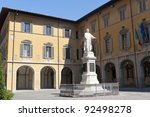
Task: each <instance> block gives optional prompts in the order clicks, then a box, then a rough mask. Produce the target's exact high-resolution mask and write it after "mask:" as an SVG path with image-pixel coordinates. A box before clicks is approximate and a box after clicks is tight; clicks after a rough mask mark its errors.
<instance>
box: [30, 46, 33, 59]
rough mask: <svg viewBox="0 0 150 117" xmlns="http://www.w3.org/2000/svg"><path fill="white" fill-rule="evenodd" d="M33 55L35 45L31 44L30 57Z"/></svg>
mask: <svg viewBox="0 0 150 117" xmlns="http://www.w3.org/2000/svg"><path fill="white" fill-rule="evenodd" d="M32 56H33V45H32V44H30V57H31V58H32Z"/></svg>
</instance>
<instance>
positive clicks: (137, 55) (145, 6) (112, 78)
mask: <svg viewBox="0 0 150 117" xmlns="http://www.w3.org/2000/svg"><path fill="white" fill-rule="evenodd" d="M86 28H89V29H90V32H91V33H92V34H93V35H94V36H95V37H96V40H94V41H93V42H92V44H93V51H94V54H95V56H96V57H97V60H96V63H97V65H96V72H97V75H98V80H99V82H100V83H101V82H105V83H114V82H119V85H120V87H137V88H138V87H149V86H150V0H111V1H109V2H108V3H106V4H104V5H102V6H100V7H99V8H97V9H95V10H94V11H92V12H90V13H88V14H87V15H85V16H83V17H82V18H80V19H79V20H77V21H72V20H68V19H62V18H57V17H51V16H46V15H42V14H36V13H30V12H26V11H21V10H15V9H9V8H3V9H2V10H1V14H0V34H1V42H0V43H1V45H0V48H1V52H2V55H3V65H4V71H5V82H6V87H7V89H8V90H12V91H15V90H22V89H32V90H39V89H47V88H56V89H57V88H59V86H60V85H61V84H79V83H80V81H81V75H82V61H81V58H82V55H83V41H84V32H85V29H86Z"/></svg>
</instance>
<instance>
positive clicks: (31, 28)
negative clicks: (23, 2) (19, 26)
mask: <svg viewBox="0 0 150 117" xmlns="http://www.w3.org/2000/svg"><path fill="white" fill-rule="evenodd" d="M32 32H33V24H32V23H30V33H32Z"/></svg>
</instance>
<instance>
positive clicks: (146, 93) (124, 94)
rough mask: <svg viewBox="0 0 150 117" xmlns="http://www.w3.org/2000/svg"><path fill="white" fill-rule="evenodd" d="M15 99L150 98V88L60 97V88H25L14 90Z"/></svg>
mask: <svg viewBox="0 0 150 117" xmlns="http://www.w3.org/2000/svg"><path fill="white" fill-rule="evenodd" d="M14 94H15V95H14V97H13V100H150V89H142V90H133V91H120V92H119V95H113V96H97V97H80V98H79V97H78V98H72V97H60V96H59V90H56V89H47V90H39V91H33V90H29V91H27V90H25V91H22V90H20V91H16V92H14Z"/></svg>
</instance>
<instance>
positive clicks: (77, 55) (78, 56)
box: [77, 49, 79, 60]
mask: <svg viewBox="0 0 150 117" xmlns="http://www.w3.org/2000/svg"><path fill="white" fill-rule="evenodd" d="M77 60H79V49H77Z"/></svg>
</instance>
